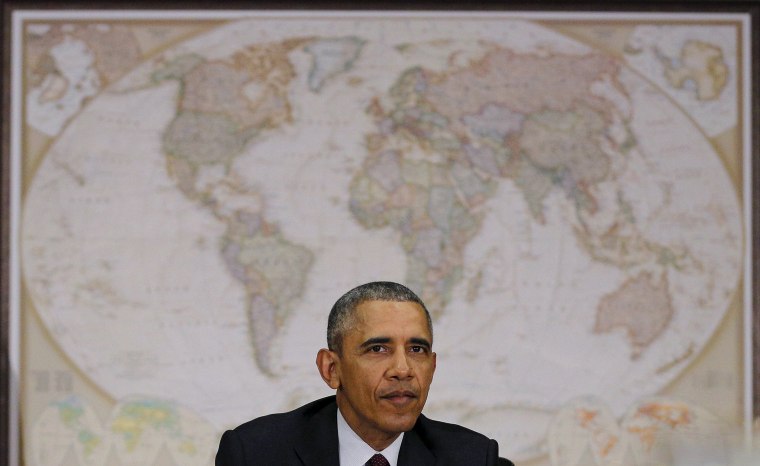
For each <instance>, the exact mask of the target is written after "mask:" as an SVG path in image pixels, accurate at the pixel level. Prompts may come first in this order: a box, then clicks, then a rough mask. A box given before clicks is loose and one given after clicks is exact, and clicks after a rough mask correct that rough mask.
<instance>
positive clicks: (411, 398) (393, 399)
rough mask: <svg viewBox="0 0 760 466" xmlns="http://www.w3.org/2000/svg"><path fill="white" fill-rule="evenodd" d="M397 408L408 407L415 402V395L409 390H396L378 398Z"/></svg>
mask: <svg viewBox="0 0 760 466" xmlns="http://www.w3.org/2000/svg"><path fill="white" fill-rule="evenodd" d="M380 399H382V400H385V401H387V402H389V403H390V404H392V405H393V406H395V407H397V408H403V407H406V406H409V405H410V404H412V403H414V402H415V401H416V400H417V394H416V393H414V392H413V391H411V390H396V391H392V392H389V393H386V394H384V395H381V396H380Z"/></svg>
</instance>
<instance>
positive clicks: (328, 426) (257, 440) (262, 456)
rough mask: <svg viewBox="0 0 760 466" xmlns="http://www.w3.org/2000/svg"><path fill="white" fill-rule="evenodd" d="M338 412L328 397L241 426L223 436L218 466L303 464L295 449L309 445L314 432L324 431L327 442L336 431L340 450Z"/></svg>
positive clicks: (216, 461) (218, 454)
mask: <svg viewBox="0 0 760 466" xmlns="http://www.w3.org/2000/svg"><path fill="white" fill-rule="evenodd" d="M336 409H337V407H336V405H335V397H328V398H323V399H321V400H317V401H313V402H311V403H309V404H307V405H304V406H301V407H300V408H297V409H294V410H293V411H289V412H287V413H278V414H270V415H267V416H262V417H258V418H256V419H253V420H251V421H248V422H246V423H244V424H241V425H239V426H237V427H236V428H234V429H232V430H228V431H226V432H225V433H224V434H223V435H222V438H221V439H220V441H219V448H218V450H217V453H216V460H215V464H216V466H241V465H246V464H252V463H254V462H255V463H257V464H258V463H263V464H281V465H292V464H301V463H300V461H299V460H298V456H297V455H298V454H297V452H296V449H297V447H298V446H299V445H304V444H305V443H309V439H310V438H313V437H314V435H315V434H314V433H315V431H317V432H322V436H323V438H324V439H325V440H324V442H326V443H330V442H332V441H333V438H332V434H331V433H332V432H335V433H334V436H335V443H336V447H337V432H336V428H335V424H336V416H337V415H336ZM336 451H337V450H336ZM336 454H337V453H336Z"/></svg>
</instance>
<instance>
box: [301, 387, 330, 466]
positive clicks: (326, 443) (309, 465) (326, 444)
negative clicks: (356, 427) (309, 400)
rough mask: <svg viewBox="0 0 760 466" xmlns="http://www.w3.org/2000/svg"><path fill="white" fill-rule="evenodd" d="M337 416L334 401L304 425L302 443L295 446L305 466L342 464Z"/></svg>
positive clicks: (314, 414)
mask: <svg viewBox="0 0 760 466" xmlns="http://www.w3.org/2000/svg"><path fill="white" fill-rule="evenodd" d="M337 415H338V413H337V405H336V404H335V401H334V400H333V402H332V403H330V404H328V405H327V406H325V407H324V408H322V409H320V410H319V411H316V412H315V413H313V415H311V417H310V418H308V420H307V421H306V423H305V424H304V430H303V433H302V435H301V441H300V442H299V443H298V444H296V446H295V450H296V454H297V455H298V457H299V458H300V459H301V462H302V463H303V465H304V466H338V464H339V463H340V453H339V452H338V424H337V418H336V416H337Z"/></svg>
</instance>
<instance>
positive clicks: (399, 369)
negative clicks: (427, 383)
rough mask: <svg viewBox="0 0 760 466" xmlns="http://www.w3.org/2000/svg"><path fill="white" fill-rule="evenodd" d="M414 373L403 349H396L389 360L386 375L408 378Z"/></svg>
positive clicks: (395, 377)
mask: <svg viewBox="0 0 760 466" xmlns="http://www.w3.org/2000/svg"><path fill="white" fill-rule="evenodd" d="M413 375H414V372H413V370H412V366H411V365H410V364H409V359H408V355H407V354H406V351H405V350H400V351H396V354H395V355H394V357H393V359H392V360H391V367H390V369H389V371H388V376H389V377H391V378H394V379H400V380H402V379H408V378H411V377H412V376H413Z"/></svg>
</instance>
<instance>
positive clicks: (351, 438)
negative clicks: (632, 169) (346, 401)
mask: <svg viewBox="0 0 760 466" xmlns="http://www.w3.org/2000/svg"><path fill="white" fill-rule="evenodd" d="M403 438H404V433H403V432H402V433H401V435H399V436H398V438H396V440H394V441H393V443H391V444H390V445H388V447H387V448H386V449H385V450H383V451H376V450H375V449H374V448H372V447H371V446H369V445H367V444H366V443H365V442H364V440H362V439H361V437H359V436H358V435H357V434H356V432H354V430H353V429H352V428H351V426H349V425H348V423H347V422H346V420H345V419H344V418H343V415H342V414H341V413H340V409H338V449H339V450H340V466H364V463H366V462H367V461H369V459H370V458H372V455H374V454H375V453H382V455H383V456H385V459H387V460H388V463H390V465H391V466H396V465H397V464H398V452H399V451H400V450H401V441H402V439H403Z"/></svg>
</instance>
